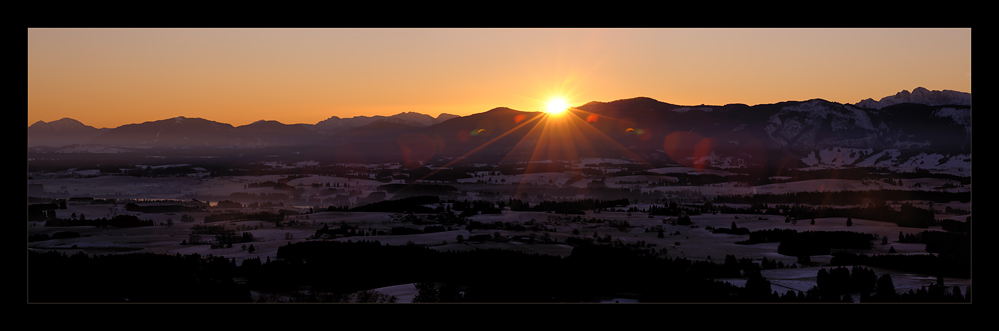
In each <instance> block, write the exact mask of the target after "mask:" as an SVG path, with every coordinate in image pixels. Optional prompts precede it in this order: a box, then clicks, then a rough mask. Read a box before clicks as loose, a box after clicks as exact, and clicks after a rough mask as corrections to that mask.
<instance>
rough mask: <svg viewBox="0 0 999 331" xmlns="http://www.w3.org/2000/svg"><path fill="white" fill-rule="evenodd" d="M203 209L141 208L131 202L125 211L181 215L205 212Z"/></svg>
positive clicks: (179, 206) (155, 206) (176, 207)
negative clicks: (183, 213)
mask: <svg viewBox="0 0 999 331" xmlns="http://www.w3.org/2000/svg"><path fill="white" fill-rule="evenodd" d="M203 209H204V208H203V207H198V206H184V205H149V206H140V205H138V204H136V203H132V202H129V203H127V204H125V210H127V211H134V212H140V213H180V212H196V211H201V210H203Z"/></svg>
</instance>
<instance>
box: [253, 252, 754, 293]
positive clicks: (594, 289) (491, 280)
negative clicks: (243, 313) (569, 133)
mask: <svg viewBox="0 0 999 331" xmlns="http://www.w3.org/2000/svg"><path fill="white" fill-rule="evenodd" d="M277 254H278V257H279V258H280V259H281V260H280V261H276V262H275V265H274V267H275V268H274V269H272V270H270V271H271V273H269V274H258V275H257V277H256V278H252V279H251V281H255V282H260V283H261V284H269V286H274V287H281V288H284V289H288V290H290V289H294V288H298V287H299V286H311V287H312V288H313V289H316V288H320V289H323V290H327V291H341V292H342V291H358V290H363V289H369V288H376V287H381V286H386V285H391V284H399V283H409V282H413V283H431V284H436V285H437V286H434V287H430V288H425V289H421V292H420V294H419V295H418V298H420V299H419V300H420V301H430V302H593V301H596V300H597V299H599V298H601V297H613V296H615V295H618V294H619V293H633V294H634V295H637V296H639V297H640V299H641V300H642V301H643V302H729V301H739V300H744V301H753V299H752V298H754V297H755V296H753V295H751V293H746V292H744V291H743V289H741V288H738V287H735V286H733V285H731V284H728V283H725V282H720V281H713V280H712V279H713V278H714V277H723V275H725V276H731V275H733V274H732V273H722V272H721V269H720V268H718V267H717V266H716V265H715V264H714V263H709V262H692V261H689V260H685V259H676V260H669V259H657V258H650V257H643V256H640V255H636V254H634V253H633V252H632V251H630V250H628V249H623V248H615V247H610V246H596V245H594V246H580V247H576V248H574V250H573V252H572V253H571V254H570V256H568V257H566V258H561V257H558V256H548V255H540V254H526V253H523V252H515V251H508V250H496V249H489V250H475V251H467V252H442V251H436V250H432V249H429V248H424V247H421V246H416V245H407V246H384V245H381V244H379V243H378V242H370V243H368V242H359V243H346V242H315V241H314V242H301V243H295V244H291V245H287V246H282V247H280V248H279V249H278V253H277ZM344 265H348V266H351V270H352V271H351V272H349V273H345V272H342V271H341V270H342V266H344ZM278 267H283V268H286V269H287V270H292V269H293V270H297V271H298V272H296V273H294V274H290V273H280V272H279V270H278ZM537 275H545V276H544V277H538V276H537ZM462 292H463V293H464V294H461V293H462ZM769 294H770V292H769V289H767V291H766V295H769Z"/></svg>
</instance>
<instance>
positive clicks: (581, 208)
mask: <svg viewBox="0 0 999 331" xmlns="http://www.w3.org/2000/svg"><path fill="white" fill-rule="evenodd" d="M509 205H510V210H512V211H544V212H553V213H559V214H574V215H583V214H585V211H586V210H606V209H608V208H617V207H624V206H627V205H628V199H616V200H594V199H583V200H572V201H547V200H546V201H542V202H539V203H538V204H537V205H535V206H533V207H531V206H530V204H528V203H526V202H523V201H521V200H519V199H511V200H510V203H509Z"/></svg>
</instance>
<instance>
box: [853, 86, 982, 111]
mask: <svg viewBox="0 0 999 331" xmlns="http://www.w3.org/2000/svg"><path fill="white" fill-rule="evenodd" d="M900 103H917V104H924V105H929V106H943V105H963V106H970V105H971V93H966V92H959V91H953V90H929V89H926V88H924V87H921V86H920V87H917V88H915V89H913V90H912V92H909V91H908V90H902V91H900V92H898V93H895V95H890V96H886V97H883V98H881V100H878V101H874V99H871V98H867V99H864V100H861V101H860V102H857V103H855V104H854V105H855V106H857V107H861V108H869V109H881V108H884V107H888V106H891V105H896V104H900Z"/></svg>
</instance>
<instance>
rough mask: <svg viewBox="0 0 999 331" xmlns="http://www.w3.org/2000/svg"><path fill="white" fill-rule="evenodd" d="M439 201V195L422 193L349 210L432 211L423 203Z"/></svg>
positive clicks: (432, 209)
mask: <svg viewBox="0 0 999 331" xmlns="http://www.w3.org/2000/svg"><path fill="white" fill-rule="evenodd" d="M440 201H441V199H440V198H439V197H436V196H429V195H422V196H415V197H408V198H402V199H397V200H385V201H379V202H375V203H371V204H367V205H363V206H359V207H355V208H351V209H349V211H357V212H386V213H433V212H434V208H430V207H427V206H425V205H428V204H436V203H440ZM330 208H332V210H337V209H336V208H334V207H330ZM332 210H331V211H332Z"/></svg>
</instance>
